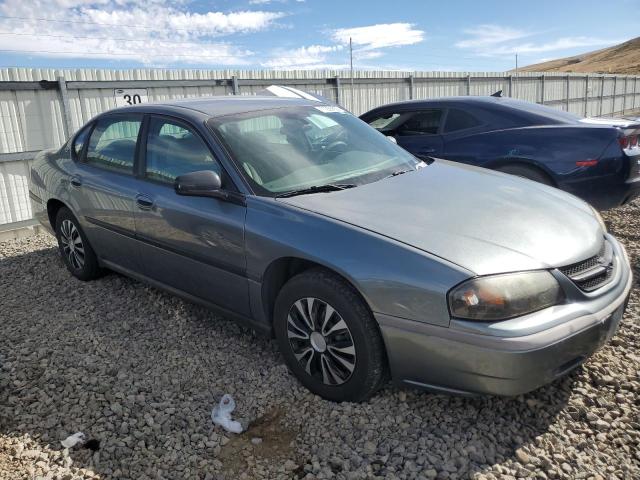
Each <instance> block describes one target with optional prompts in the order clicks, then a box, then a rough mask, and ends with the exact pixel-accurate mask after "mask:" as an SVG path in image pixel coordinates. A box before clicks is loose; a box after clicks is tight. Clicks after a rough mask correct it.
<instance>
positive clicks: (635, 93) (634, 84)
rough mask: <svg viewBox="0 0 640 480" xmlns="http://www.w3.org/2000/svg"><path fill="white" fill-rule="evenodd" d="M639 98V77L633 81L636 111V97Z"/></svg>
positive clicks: (634, 107)
mask: <svg viewBox="0 0 640 480" xmlns="http://www.w3.org/2000/svg"><path fill="white" fill-rule="evenodd" d="M637 96H638V76H637V75H636V77H635V80H634V81H633V109H634V110H635V109H636V97H637Z"/></svg>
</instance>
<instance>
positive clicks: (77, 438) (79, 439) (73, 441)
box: [60, 432, 87, 448]
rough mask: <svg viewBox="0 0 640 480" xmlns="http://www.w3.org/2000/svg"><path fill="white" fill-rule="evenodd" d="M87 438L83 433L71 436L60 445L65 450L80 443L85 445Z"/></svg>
mask: <svg viewBox="0 0 640 480" xmlns="http://www.w3.org/2000/svg"><path fill="white" fill-rule="evenodd" d="M86 438H87V437H86V436H85V435H84V433H82V432H77V433H74V434H73V435H69V436H68V437H67V438H65V439H64V440H62V441H61V442H60V443H61V444H62V446H63V447H64V448H73V447H75V446H76V445H77V444H79V443H84V442H85V440H86Z"/></svg>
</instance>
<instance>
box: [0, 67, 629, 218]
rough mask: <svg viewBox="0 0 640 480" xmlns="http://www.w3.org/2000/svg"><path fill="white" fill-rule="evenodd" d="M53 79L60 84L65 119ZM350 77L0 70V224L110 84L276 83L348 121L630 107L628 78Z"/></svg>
mask: <svg viewBox="0 0 640 480" xmlns="http://www.w3.org/2000/svg"><path fill="white" fill-rule="evenodd" d="M59 77H63V79H64V85H66V99H67V105H68V108H67V109H66V111H65V102H64V101H63V95H62V91H61V90H60V88H59V86H58V84H57V82H58V79H59ZM234 77H235V79H236V83H235V84H234V83H233V82H232V80H231V79H232V78H234ZM354 77H355V79H354V80H353V81H352V80H351V78H350V76H349V72H344V71H327V70H322V71H314V70H292V71H251V70H247V71H244V70H234V71H231V70H162V69H135V70H101V69H79V70H54V69H30V68H9V69H7V68H5V69H0V225H1V224H7V223H12V222H18V221H22V220H27V219H30V218H31V210H30V205H29V201H28V192H27V173H28V168H27V161H26V160H25V159H28V158H29V155H28V154H26V155H21V152H34V151H37V150H42V149H44V148H50V147H57V146H60V145H62V143H64V141H65V140H66V138H67V136H68V134H69V133H70V132H74V131H76V130H77V129H78V128H80V126H82V125H83V124H84V123H86V122H87V121H88V120H89V119H90V118H91V117H93V116H95V115H97V114H98V113H101V112H104V111H106V110H109V109H112V108H115V106H116V102H115V97H114V89H115V88H120V87H119V85H122V87H123V88H146V89H147V94H148V101H162V100H168V99H174V98H185V97H202V96H211V95H232V94H233V93H234V89H235V91H236V92H237V93H238V94H240V95H252V94H255V93H256V92H257V91H259V90H261V89H263V88H264V86H265V85H268V84H270V83H274V84H277V83H283V82H286V83H287V84H288V85H291V86H294V87H295V88H299V89H302V90H305V91H308V92H313V93H317V94H320V95H323V96H325V97H327V98H329V99H331V100H333V101H337V102H338V103H340V104H341V105H342V106H343V107H344V108H347V109H348V110H350V111H352V112H353V113H355V114H361V113H363V112H365V111H367V110H369V109H371V108H374V107H376V106H379V105H383V104H385V103H389V102H396V101H401V100H408V99H411V98H413V99H420V98H434V97H446V96H453V95H490V94H491V93H494V92H495V91H497V90H502V91H503V92H504V95H506V96H512V97H516V98H520V99H523V100H528V101H531V102H538V103H542V102H544V103H545V104H546V105H549V106H551V107H554V108H559V109H563V110H568V111H570V112H573V113H576V114H578V115H583V116H600V115H612V114H617V113H622V112H624V111H629V110H633V109H636V108H640V90H638V77H634V76H615V75H589V76H585V75H583V74H566V73H546V74H544V75H543V74H539V73H521V74H519V75H518V76H517V77H516V76H511V75H509V74H505V73H504V72H480V73H478V72H474V73H467V72H385V71H356V72H355V73H354ZM43 80H44V81H48V82H50V83H49V84H48V86H47V87H46V88H45V87H41V86H39V85H38V84H35V82H41V81H43ZM29 82H31V83H30V84H29ZM29 85H31V87H30V86H29ZM567 94H568V98H567ZM65 113H66V115H65ZM11 154H17V157H18V159H16V158H14V157H15V155H11Z"/></svg>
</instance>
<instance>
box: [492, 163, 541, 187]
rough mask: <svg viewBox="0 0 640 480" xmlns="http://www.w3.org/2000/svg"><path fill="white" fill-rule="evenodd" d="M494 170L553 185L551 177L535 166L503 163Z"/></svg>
mask: <svg viewBox="0 0 640 480" xmlns="http://www.w3.org/2000/svg"><path fill="white" fill-rule="evenodd" d="M496 170H498V171H499V172H503V173H508V174H510V175H515V176H516V177H522V178H527V179H529V180H533V181H534V182H538V183H542V184H543V185H549V186H553V182H552V181H551V179H550V178H549V177H548V176H547V175H546V174H545V173H544V172H542V171H541V170H538V169H537V168H535V167H529V166H526V165H505V166H503V167H499V168H497V169H496Z"/></svg>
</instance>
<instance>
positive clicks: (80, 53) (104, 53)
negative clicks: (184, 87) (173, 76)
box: [0, 49, 284, 58]
mask: <svg viewBox="0 0 640 480" xmlns="http://www.w3.org/2000/svg"><path fill="white" fill-rule="evenodd" d="M0 52H7V53H33V54H39V53H49V54H52V55H96V56H104V55H119V56H134V57H144V56H149V57H202V58H237V57H241V56H242V54H238V55H201V54H195V53H194V54H191V55H180V54H175V53H167V54H162V53H124V52H121V53H116V52H70V51H64V52H63V51H53V50H17V49H0ZM280 58H284V57H280Z"/></svg>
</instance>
